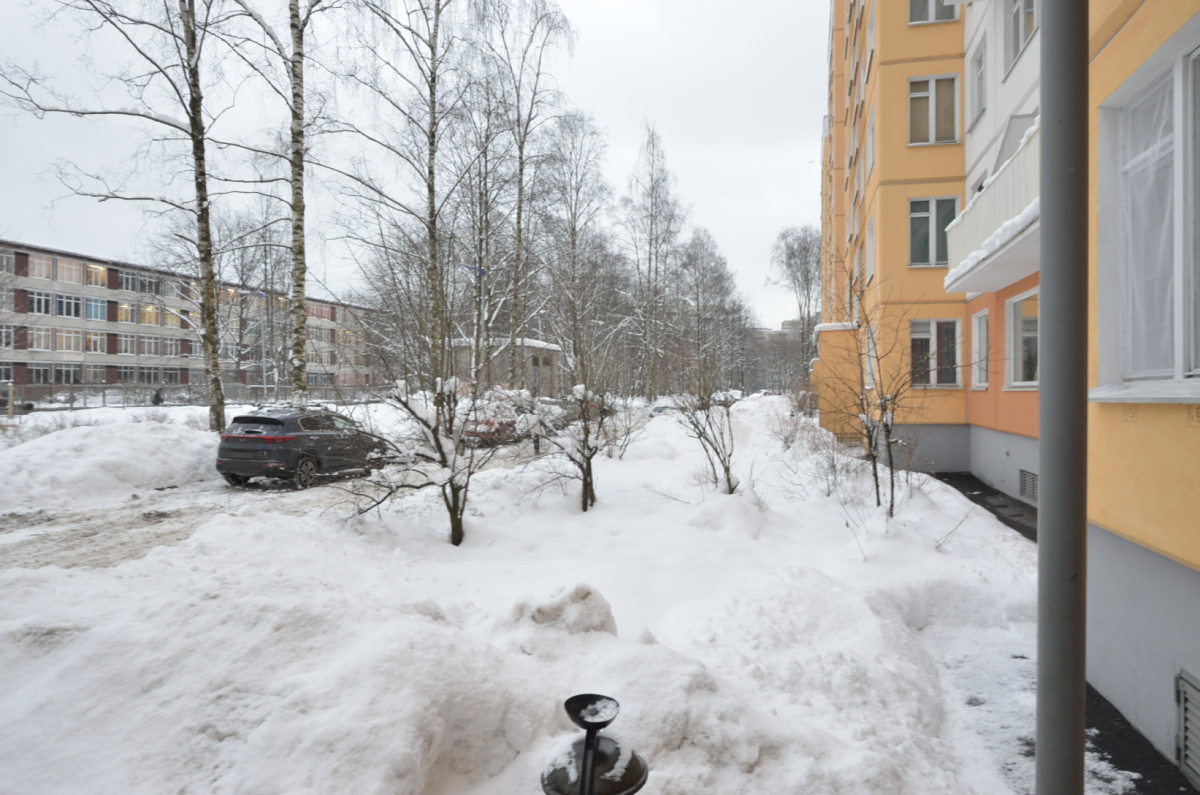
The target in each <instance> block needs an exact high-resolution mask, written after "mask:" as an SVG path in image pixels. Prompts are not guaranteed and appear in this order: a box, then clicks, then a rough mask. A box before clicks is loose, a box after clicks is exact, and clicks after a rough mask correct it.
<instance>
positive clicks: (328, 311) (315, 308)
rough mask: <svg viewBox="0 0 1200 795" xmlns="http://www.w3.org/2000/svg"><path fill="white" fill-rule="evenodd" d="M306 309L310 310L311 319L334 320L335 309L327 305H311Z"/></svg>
mask: <svg viewBox="0 0 1200 795" xmlns="http://www.w3.org/2000/svg"><path fill="white" fill-rule="evenodd" d="M306 308H307V310H308V316H309V317H315V318H320V319H321V320H333V307H332V306H329V305H327V304H313V303H310V304H308V305H307V307H306Z"/></svg>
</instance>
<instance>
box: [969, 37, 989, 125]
mask: <svg viewBox="0 0 1200 795" xmlns="http://www.w3.org/2000/svg"><path fill="white" fill-rule="evenodd" d="M970 69H971V71H970V78H971V79H970V83H969V84H970V86H971V121H970V124H969V125H968V129H970V128H971V127H974V126H975V122H977V121H979V118H980V117H981V116H982V115H983V112H984V111H985V110H987V39H986V38H984V39H982V40H981V41H980V42H979V46H978V47H976V48H975V54H974V55H973V56H971V65H970Z"/></svg>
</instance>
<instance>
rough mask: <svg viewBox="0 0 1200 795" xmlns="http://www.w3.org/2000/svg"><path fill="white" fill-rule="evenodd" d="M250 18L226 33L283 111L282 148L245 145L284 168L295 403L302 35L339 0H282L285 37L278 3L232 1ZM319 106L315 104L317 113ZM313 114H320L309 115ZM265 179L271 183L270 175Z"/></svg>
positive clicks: (300, 392)
mask: <svg viewBox="0 0 1200 795" xmlns="http://www.w3.org/2000/svg"><path fill="white" fill-rule="evenodd" d="M232 2H234V3H236V5H237V6H238V8H239V9H241V16H242V17H243V19H245V20H249V25H250V27H251V31H252V33H256V34H257V35H251V33H242V32H241V31H240V30H239V31H232V32H229V33H226V34H225V38H226V40H227V41H228V42H229V43H230V44H231V45H232V49H233V51H234V52H235V53H237V54H238V55H239V56H240V58H241V59H242V62H243V63H244V64H245V65H246V66H247V67H248V68H249V69H250V71H251V72H252V73H253V74H255V75H256V76H257V77H259V78H260V79H261V82H262V83H263V85H265V86H266V88H267V91H268V93H269V94H270V95H273V96H274V97H276V98H277V99H278V100H280V101H281V102H282V103H283V105H284V107H285V108H286V110H287V122H288V123H287V130H288V132H287V135H286V142H285V144H284V145H283V146H282V147H278V148H265V147H262V146H247V145H245V144H242V145H241V146H242V147H243V148H248V149H250V150H251V151H252V152H254V153H255V154H259V155H262V156H265V157H267V158H268V159H270V160H282V161H283V163H284V164H286V167H287V176H286V182H287V187H288V193H287V196H286V198H284V199H283V201H284V202H285V204H286V206H287V208H288V213H289V217H290V221H291V258H292V269H291V270H292V278H291V312H290V314H291V358H290V369H291V383H292V394H293V396H294V397H295V398H296V399H298V400H299V401H300V402H303V401H304V399H305V398H306V396H307V395H308V379H307V373H306V369H307V368H306V358H305V345H306V342H307V337H306V334H305V327H306V325H307V322H308V303H307V290H306V280H307V278H308V258H307V248H306V246H305V228H306V206H307V205H306V202H305V185H304V181H305V167H306V166H307V165H308V158H309V145H308V140H307V137H308V133H309V131H310V129H311V128H312V127H313V125H314V124H315V123H316V122H315V120H314V118H312V117H310V115H309V114H308V112H307V111H306V108H307V107H308V105H307V101H308V97H307V92H308V89H307V87H306V84H305V71H306V66H307V65H308V64H309V62H310V61H311V59H312V55H311V53H310V51H309V47H308V46H307V45H306V36H307V34H308V33H309V32H310V31H311V30H312V27H313V23H314V20H315V19H316V16H317V14H319V13H321V12H326V11H330V10H332V9H334V8H337V7H338V6H339V5H340V4H341V3H340V0H287V26H288V31H289V35H288V37H287V39H286V41H285V38H284V37H283V36H281V35H280V34H279V33H278V32H277V30H276V27H275V25H273V24H272V21H271V20H269V17H270V16H271V14H270V13H268V11H267V9H268V8H272V9H273V8H275V7H277V6H278V2H273V3H267V2H265V0H232ZM319 110H320V109H319V108H318V111H319ZM313 115H314V116H316V117H319V116H320V113H319V112H318V113H317V114H313ZM265 181H272V180H271V179H270V178H269V177H268V178H267V179H266V180H265Z"/></svg>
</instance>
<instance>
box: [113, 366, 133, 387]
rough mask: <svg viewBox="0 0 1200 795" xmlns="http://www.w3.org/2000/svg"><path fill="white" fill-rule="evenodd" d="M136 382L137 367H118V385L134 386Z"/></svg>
mask: <svg viewBox="0 0 1200 795" xmlns="http://www.w3.org/2000/svg"><path fill="white" fill-rule="evenodd" d="M135 380H137V368H136V367H118V368H117V383H118V384H132V383H133V382H134V381H135Z"/></svg>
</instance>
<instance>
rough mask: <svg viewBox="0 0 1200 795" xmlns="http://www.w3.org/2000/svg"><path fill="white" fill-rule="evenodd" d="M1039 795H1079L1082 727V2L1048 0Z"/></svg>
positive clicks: (1084, 148) (1044, 16)
mask: <svg viewBox="0 0 1200 795" xmlns="http://www.w3.org/2000/svg"><path fill="white" fill-rule="evenodd" d="M1041 5H1042V20H1041V23H1042V28H1041V58H1042V80H1041V114H1042V130H1041V138H1042V142H1041V143H1042V153H1041V159H1042V174H1041V210H1042V217H1041V238H1042V244H1041V246H1042V250H1041V257H1042V259H1041V295H1040V306H1039V312H1038V314H1039V324H1040V339H1041V343H1040V354H1039V355H1040V367H1039V370H1040V376H1039V377H1040V383H1039V389H1040V394H1039V403H1038V405H1039V412H1040V414H1039V422H1038V436H1039V440H1040V442H1039V449H1040V468H1039V473H1038V475H1039V484H1038V485H1039V488H1038V492H1039V494H1038V496H1039V504H1038V662H1037V678H1038V681H1037V772H1036V792H1037V795H1082V794H1083V752H1084V732H1085V730H1086V727H1087V724H1086V697H1087V692H1086V687H1087V685H1086V679H1085V676H1086V669H1085V657H1086V649H1085V639H1086V625H1085V622H1086V617H1087V613H1086V609H1087V334H1088V326H1087V317H1088V290H1087V286H1088V225H1087V220H1088V51H1087V47H1088V0H1044V2H1043V3H1042V4H1041Z"/></svg>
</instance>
